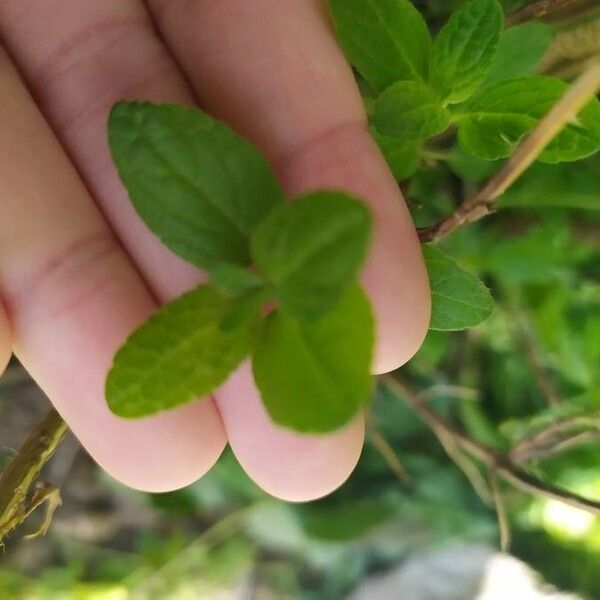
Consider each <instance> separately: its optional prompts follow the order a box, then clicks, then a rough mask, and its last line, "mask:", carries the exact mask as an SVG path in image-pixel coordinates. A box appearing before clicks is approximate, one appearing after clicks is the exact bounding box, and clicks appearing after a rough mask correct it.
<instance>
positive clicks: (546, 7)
mask: <svg viewBox="0 0 600 600" xmlns="http://www.w3.org/2000/svg"><path fill="white" fill-rule="evenodd" d="M578 4H581V0H537V2H531V3H530V4H527V5H526V6H523V7H521V8H518V9H517V10H514V11H513V12H511V13H510V14H508V15H507V16H506V19H505V21H504V23H505V25H506V27H511V26H513V25H519V24H520V23H525V22H526V21H531V20H532V19H541V18H542V17H545V16H548V15H551V14H553V13H557V12H562V11H564V10H565V9H567V8H571V7H573V6H576V5H578Z"/></svg>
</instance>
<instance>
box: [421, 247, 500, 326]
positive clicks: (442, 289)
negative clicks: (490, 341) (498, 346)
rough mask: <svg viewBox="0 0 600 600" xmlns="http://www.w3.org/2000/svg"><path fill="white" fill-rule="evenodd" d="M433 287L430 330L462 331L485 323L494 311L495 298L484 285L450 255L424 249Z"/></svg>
mask: <svg viewBox="0 0 600 600" xmlns="http://www.w3.org/2000/svg"><path fill="white" fill-rule="evenodd" d="M423 254H424V256H425V263H426V265H427V270H428V272H429V283H430V285H431V299H432V309H431V323H430V328H431V329H434V330H438V331H459V330H461V329H467V328H469V327H474V326H475V325H478V324H479V323H481V322H482V321H485V320H486V319H487V318H488V317H489V316H490V315H491V314H492V312H493V310H494V299H493V298H492V295H491V293H490V291H489V290H488V289H487V288H486V287H485V285H484V284H483V283H482V282H481V281H479V279H477V277H474V276H473V275H471V274H469V273H467V272H466V271H463V270H462V269H461V268H460V267H459V266H458V265H457V264H456V263H455V262H454V261H453V260H452V258H450V257H449V256H448V255H447V254H445V253H444V252H442V251H441V250H438V249H437V248H435V247H434V246H423Z"/></svg>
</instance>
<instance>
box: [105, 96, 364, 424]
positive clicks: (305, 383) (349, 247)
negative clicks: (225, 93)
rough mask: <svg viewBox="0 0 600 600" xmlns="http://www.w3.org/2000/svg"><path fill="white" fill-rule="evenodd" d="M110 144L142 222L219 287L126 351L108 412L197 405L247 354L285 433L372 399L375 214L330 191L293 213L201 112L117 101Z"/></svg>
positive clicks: (244, 145)
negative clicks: (363, 271) (363, 274)
mask: <svg viewBox="0 0 600 600" xmlns="http://www.w3.org/2000/svg"><path fill="white" fill-rule="evenodd" d="M109 139H110V145H111V149H112V153H113V157H114V159H115V162H116V164H117V166H118V169H119V173H120V174H121V177H122V179H123V182H124V184H125V185H126V187H127V189H128V190H129V194H130V197H131V200H132V202H133V204H134V206H135V207H136V209H137V211H138V213H139V214H140V216H141V217H142V218H143V219H144V220H145V221H146V222H147V223H148V225H149V227H150V228H151V229H152V230H153V231H154V232H155V233H156V234H157V235H159V237H160V238H161V239H162V240H163V241H164V243H165V244H166V245H167V246H169V247H170V248H171V249H172V250H173V251H175V252H176V253H178V254H179V255H180V256H181V257H182V258H185V259H186V260H188V261H190V262H191V263H193V264H195V265H197V266H199V267H202V268H204V269H207V270H208V272H209V273H210V274H212V276H213V282H211V283H207V284H202V285H200V286H199V287H197V288H196V289H195V290H192V291H191V292H188V293H187V294H185V295H184V296H182V297H181V298H179V299H177V300H175V301H173V302H171V303H169V304H167V305H166V306H164V307H163V308H162V309H160V310H159V311H158V312H157V313H156V314H155V315H154V316H153V317H152V318H151V319H150V320H149V321H148V322H147V323H146V324H144V325H142V326H141V327H140V328H139V329H138V330H137V331H135V332H134V333H133V334H132V335H131V336H130V338H129V339H128V340H127V342H126V343H125V345H124V346H123V347H122V348H121V350H120V351H119V352H118V353H117V355H116V356H115V359H114V364H113V366H112V368H111V371H110V373H109V375H108V378H107V382H106V396H107V399H108V404H109V406H110V408H111V410H112V411H113V412H115V413H116V414H118V415H119V416H122V417H129V418H131V417H143V416H146V415H150V414H154V413H156V412H159V411H161V410H165V409H168V408H172V407H175V406H178V405H180V404H183V403H186V402H190V401H192V400H194V399H197V398H201V397H203V396H206V395H207V394H210V392H212V391H213V390H214V389H216V388H217V387H218V386H219V385H220V384H221V383H223V381H224V380H225V379H226V378H227V377H228V376H229V375H230V374H231V372H232V371H233V370H234V369H235V368H236V367H237V366H238V365H239V364H240V363H241V362H242V361H243V360H244V359H245V358H246V357H247V356H249V355H251V356H252V366H253V372H254V375H255V381H256V384H257V387H258V389H259V390H260V392H261V396H262V398H263V401H264V404H265V407H266V408H267V410H268V412H269V414H270V416H271V418H272V419H273V420H274V421H275V422H276V423H278V424H279V425H283V426H285V427H289V428H292V429H295V430H297V431H302V432H323V431H330V430H333V429H337V428H339V427H341V426H342V425H344V424H345V423H347V422H348V421H349V420H350V419H351V418H352V417H353V416H354V415H356V413H357V412H358V411H359V410H360V408H361V407H362V406H363V405H364V404H365V403H366V401H367V400H368V399H369V397H370V391H371V388H372V379H371V375H370V367H371V357H372V352H373V344H374V333H373V328H374V326H373V318H372V315H371V308H370V306H369V302H368V300H367V299H366V297H365V296H364V294H363V292H362V291H361V290H360V288H359V287H358V284H356V283H354V282H355V280H356V277H357V275H358V271H359V267H360V266H361V263H362V262H363V260H364V257H365V254H366V251H367V248H368V244H369V240H370V231H371V216H370V213H369V211H368V209H367V208H366V206H365V205H364V204H362V203H361V202H360V201H358V200H356V199H353V198H350V197H349V196H347V195H346V194H344V193H342V192H327V191H320V192H319V191H317V192H313V193H311V194H309V195H307V196H304V197H303V198H300V199H298V200H296V201H295V202H294V203H292V204H289V203H285V202H284V199H283V194H282V192H281V190H280V189H279V186H278V184H277V182H276V179H275V176H274V175H273V173H272V172H271V170H270V168H269V167H268V166H267V163H266V161H265V159H264V158H263V157H262V156H261V155H260V154H259V152H258V151H257V150H255V149H254V148H253V147H252V146H250V145H249V144H248V142H246V141H245V140H244V139H242V138H241V137H239V136H237V135H236V134H235V133H233V132H232V131H231V130H230V129H229V128H228V127H227V126H226V125H224V124H223V123H219V122H218V121H215V120H214V119H212V118H211V117H209V116H208V115H206V114H204V113H203V112H201V111H200V110H195V109H188V108H182V107H176V106H169V105H162V106H156V105H152V104H149V103H120V104H117V105H116V106H115V107H114V108H113V110H112V112H111V117H110V120H109ZM257 198H258V199H259V200H258V201H257ZM250 267H252V268H250ZM273 301H276V302H277V308H276V309H275V310H274V311H273V312H272V313H271V314H270V315H268V317H266V318H263V310H262V309H263V306H264V305H265V303H267V302H273ZM340 331H341V332H345V333H346V335H345V336H343V337H341V336H340V335H339V332H340ZM274 364H276V365H277V368H276V369H274V368H273V365H274ZM308 390H310V393H308V396H309V397H310V399H311V402H312V403H313V404H312V405H307V404H306V402H304V399H305V397H306V395H307V391H308Z"/></svg>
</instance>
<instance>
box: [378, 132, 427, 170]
mask: <svg viewBox="0 0 600 600" xmlns="http://www.w3.org/2000/svg"><path fill="white" fill-rule="evenodd" d="M371 135H372V136H373V139H374V140H375V142H377V145H378V146H379V149H380V150H381V152H382V154H383V157H384V158H385V161H386V162H387V164H388V167H389V168H390V169H391V171H392V173H393V174H394V177H395V178H396V181H403V180H404V179H408V178H409V177H410V176H411V175H413V174H414V173H415V171H416V170H417V169H418V168H419V164H420V163H421V155H420V152H419V150H420V147H419V146H420V145H419V144H418V143H416V142H406V141H404V140H401V139H398V138H393V137H389V136H387V135H383V134H382V133H379V132H378V131H377V130H376V129H375V128H374V127H372V128H371Z"/></svg>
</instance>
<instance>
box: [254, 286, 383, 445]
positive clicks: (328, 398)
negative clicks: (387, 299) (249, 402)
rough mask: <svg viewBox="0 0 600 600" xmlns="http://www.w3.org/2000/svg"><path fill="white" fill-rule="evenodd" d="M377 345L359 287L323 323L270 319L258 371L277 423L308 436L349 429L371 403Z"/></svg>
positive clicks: (258, 349) (257, 358) (258, 348)
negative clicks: (374, 356)
mask: <svg viewBox="0 0 600 600" xmlns="http://www.w3.org/2000/svg"><path fill="white" fill-rule="evenodd" d="M373 342H374V322H373V315H372V314H371V308H370V305H369V301H368V300H367V297H366V296H365V293H364V292H363V291H362V290H361V288H360V287H359V286H358V285H353V286H351V287H350V288H349V290H348V291H347V292H346V293H345V294H344V296H343V298H342V299H341V300H340V302H339V303H338V304H337V306H336V307H335V308H334V309H333V310H331V311H330V312H328V313H327V314H325V315H324V316H323V317H321V318H320V319H318V320H317V321H312V322H310V323H304V324H301V323H298V322H297V321H294V320H292V319H290V318H288V317H286V316H285V314H284V313H282V312H281V311H275V312H274V313H272V314H271V315H269V317H268V318H267V319H266V321H265V322H264V325H263V330H262V333H261V335H260V338H259V341H258V343H257V345H256V347H255V349H254V352H253V355H252V368H253V371H254V379H255V381H256V385H257V387H258V389H259V390H260V393H261V396H262V399H263V403H264V405H265V407H266V408H267V411H268V412H269V415H270V416H271V418H272V419H273V421H275V423H277V424H279V425H282V426H284V427H289V428H291V429H294V430H296V431H300V432H303V433H323V432H327V431H332V430H335V429H338V428H340V427H342V426H343V425H345V424H346V423H347V422H348V421H350V419H352V417H354V416H355V415H356V414H357V412H358V411H359V410H360V408H361V407H362V406H364V404H365V403H366V402H367V401H368V400H369V396H370V394H371V390H372V386H373V378H372V376H371V375H370V367H371V360H372V352H373Z"/></svg>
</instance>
